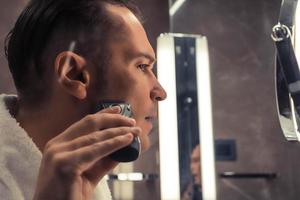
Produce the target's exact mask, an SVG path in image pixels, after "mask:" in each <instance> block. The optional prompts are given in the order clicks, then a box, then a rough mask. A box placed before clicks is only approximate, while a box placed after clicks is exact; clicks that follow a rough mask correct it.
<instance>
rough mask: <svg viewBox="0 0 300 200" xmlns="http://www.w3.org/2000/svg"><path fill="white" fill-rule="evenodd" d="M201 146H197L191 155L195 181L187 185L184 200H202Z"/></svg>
mask: <svg viewBox="0 0 300 200" xmlns="http://www.w3.org/2000/svg"><path fill="white" fill-rule="evenodd" d="M200 157H201V154H200V145H199V144H198V145H196V146H195V147H194V148H193V151H192V153H191V162H190V168H191V174H192V176H193V180H192V181H191V183H189V184H188V185H187V187H186V188H185V190H184V192H183V193H182V197H181V198H182V200H200V199H202V191H201V188H202V184H201V162H200Z"/></svg>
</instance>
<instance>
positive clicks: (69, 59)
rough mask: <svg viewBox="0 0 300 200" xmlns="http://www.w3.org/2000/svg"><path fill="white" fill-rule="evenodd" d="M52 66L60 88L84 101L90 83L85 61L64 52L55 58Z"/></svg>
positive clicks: (76, 55)
mask: <svg viewBox="0 0 300 200" xmlns="http://www.w3.org/2000/svg"><path fill="white" fill-rule="evenodd" d="M54 65H55V74H56V76H57V78H58V83H59V84H60V85H61V86H62V88H63V89H64V90H65V91H66V92H68V93H69V94H71V95H73V96H75V97H76V98H78V99H84V98H85V97H86V96H87V88H88V86H89V83H90V74H89V72H88V70H87V69H86V67H87V66H86V61H85V59H84V58H83V57H81V56H79V55H78V54H76V53H73V52H71V51H64V52H61V53H60V54H59V55H58V56H57V57H56V59H55V64H54Z"/></svg>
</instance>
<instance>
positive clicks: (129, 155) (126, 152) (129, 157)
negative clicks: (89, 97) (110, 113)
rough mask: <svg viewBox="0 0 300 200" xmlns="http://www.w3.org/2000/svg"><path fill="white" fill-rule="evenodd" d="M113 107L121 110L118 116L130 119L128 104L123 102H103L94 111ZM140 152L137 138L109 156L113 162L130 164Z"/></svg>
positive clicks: (130, 111) (139, 143)
mask: <svg viewBox="0 0 300 200" xmlns="http://www.w3.org/2000/svg"><path fill="white" fill-rule="evenodd" d="M113 106H119V107H120V109H121V112H120V114H121V115H124V116H127V117H132V110H131V106H130V104H127V103H124V102H105V103H100V104H99V105H98V107H97V108H96V111H98V110H102V109H105V108H111V107H113ZM140 152H141V142H140V138H139V137H134V139H133V141H132V143H131V144H130V145H128V146H126V147H124V148H122V149H120V150H118V151H115V152H113V153H112V154H110V155H109V157H110V158H112V159H113V160H115V161H118V162H131V161H134V160H136V159H137V158H138V157H139V155H140Z"/></svg>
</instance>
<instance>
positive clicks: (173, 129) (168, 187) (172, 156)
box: [157, 35, 180, 200]
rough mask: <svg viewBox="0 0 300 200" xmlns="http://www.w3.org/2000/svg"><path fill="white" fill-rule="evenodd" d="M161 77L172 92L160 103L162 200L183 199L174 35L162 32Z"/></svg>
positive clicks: (162, 81)
mask: <svg viewBox="0 0 300 200" xmlns="http://www.w3.org/2000/svg"><path fill="white" fill-rule="evenodd" d="M157 77H158V80H159V81H160V83H161V85H162V86H163V87H164V88H165V90H166V91H167V93H168V98H167V99H166V100H165V101H162V102H160V104H159V116H158V117H159V152H160V187H161V199H162V200H169V199H172V200H179V199H180V186H179V159H178V130H177V99H176V71H175V47H174V38H173V37H172V36H170V35H161V36H160V37H159V38H158V43H157Z"/></svg>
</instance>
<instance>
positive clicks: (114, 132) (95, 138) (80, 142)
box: [57, 127, 141, 152]
mask: <svg viewBox="0 0 300 200" xmlns="http://www.w3.org/2000/svg"><path fill="white" fill-rule="evenodd" d="M127 133H132V134H133V135H134V136H139V135H140V134H141V128H139V127H118V128H110V129H105V130H103V131H96V132H94V133H91V134H88V135H85V136H82V137H78V138H76V139H74V140H72V141H71V142H66V143H63V144H62V145H61V146H60V147H59V146H58V147H57V151H60V152H62V151H74V150H76V149H79V148H82V147H85V146H88V145H93V144H95V143H99V142H103V141H105V140H108V139H112V138H114V137H117V136H121V135H125V134H127Z"/></svg>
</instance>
